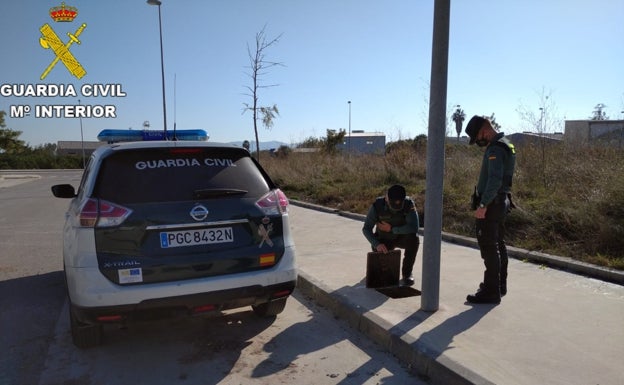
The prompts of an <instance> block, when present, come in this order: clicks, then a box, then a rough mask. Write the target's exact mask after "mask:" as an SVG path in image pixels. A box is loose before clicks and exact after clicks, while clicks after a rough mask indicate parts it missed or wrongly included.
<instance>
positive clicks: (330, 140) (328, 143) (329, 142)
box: [323, 128, 347, 154]
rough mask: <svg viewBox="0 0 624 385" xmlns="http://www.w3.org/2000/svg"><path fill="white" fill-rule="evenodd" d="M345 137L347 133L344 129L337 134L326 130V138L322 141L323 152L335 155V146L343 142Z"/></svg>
mask: <svg viewBox="0 0 624 385" xmlns="http://www.w3.org/2000/svg"><path fill="white" fill-rule="evenodd" d="M345 135H347V131H346V130H345V129H344V128H341V129H340V130H338V132H336V130H330V129H327V137H326V138H325V140H324V141H323V151H324V152H326V153H328V154H335V153H336V152H337V149H336V146H337V145H338V144H340V143H342V142H343V141H344V137H345Z"/></svg>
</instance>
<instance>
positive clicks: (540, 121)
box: [516, 87, 562, 186]
mask: <svg viewBox="0 0 624 385" xmlns="http://www.w3.org/2000/svg"><path fill="white" fill-rule="evenodd" d="M537 95H538V108H537V109H535V108H530V107H527V106H525V105H520V107H518V109H517V110H516V111H517V112H518V115H519V116H520V119H521V121H522V122H523V124H524V127H523V130H524V131H533V132H537V135H538V142H537V143H538V145H539V149H540V152H541V156H542V159H541V163H540V165H541V173H542V178H543V180H544V185H545V186H547V185H548V184H549V181H548V178H547V174H548V172H547V171H548V166H549V162H548V157H547V147H548V146H549V143H550V140H549V138H548V135H547V133H548V132H555V131H558V130H559V129H560V128H561V125H562V119H561V118H559V116H558V115H557V107H556V105H555V103H554V99H553V98H552V97H551V96H552V91H549V92H548V93H547V92H546V91H545V89H544V88H543V87H542V90H541V92H538V93H537Z"/></svg>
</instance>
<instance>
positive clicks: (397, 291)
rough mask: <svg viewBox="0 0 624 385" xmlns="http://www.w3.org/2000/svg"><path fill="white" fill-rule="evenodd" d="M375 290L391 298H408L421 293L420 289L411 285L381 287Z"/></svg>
mask: <svg viewBox="0 0 624 385" xmlns="http://www.w3.org/2000/svg"><path fill="white" fill-rule="evenodd" d="M375 290H377V291H378V292H380V293H381V294H383V295H386V296H388V297H390V298H406V297H415V296H417V295H420V290H417V289H414V288H413V287H410V286H390V287H379V288H377V289H375Z"/></svg>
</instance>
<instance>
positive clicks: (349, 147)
mask: <svg viewBox="0 0 624 385" xmlns="http://www.w3.org/2000/svg"><path fill="white" fill-rule="evenodd" d="M347 103H348V104H349V145H348V146H347V152H348V153H349V155H351V101H350V100H349V101H348V102H347Z"/></svg>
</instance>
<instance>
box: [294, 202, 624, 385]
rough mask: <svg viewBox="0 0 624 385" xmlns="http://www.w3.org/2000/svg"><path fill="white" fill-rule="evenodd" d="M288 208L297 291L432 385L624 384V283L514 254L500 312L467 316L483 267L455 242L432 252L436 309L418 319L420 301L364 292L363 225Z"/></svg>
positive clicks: (613, 275)
mask: <svg viewBox="0 0 624 385" xmlns="http://www.w3.org/2000/svg"><path fill="white" fill-rule="evenodd" d="M291 203H293V204H291V206H289V210H290V218H291V222H290V223H291V228H292V232H293V237H294V240H295V244H296V248H297V256H298V265H299V270H300V277H299V284H298V288H299V290H301V291H302V292H303V293H305V294H306V295H308V296H310V297H312V298H314V299H315V300H316V301H317V302H318V303H320V304H321V305H323V306H325V307H327V308H328V309H330V310H331V311H333V312H334V313H335V314H336V316H337V317H340V318H343V319H345V320H347V321H348V323H349V324H350V325H351V326H352V327H354V328H356V329H358V330H360V331H361V332H362V333H364V334H365V335H367V336H368V337H369V338H371V339H373V340H375V341H376V342H378V343H379V344H380V345H381V346H383V347H384V348H385V349H387V350H389V351H390V352H392V353H393V354H395V355H396V356H397V357H398V358H399V359H400V360H401V361H403V362H404V363H405V364H406V365H407V366H408V367H409V368H410V369H411V370H413V371H414V372H415V373H418V374H419V375H420V376H422V377H423V378H426V379H428V380H429V381H430V382H431V383H432V384H505V385H507V384H509V385H514V384H531V385H533V384H562V385H563V384H565V385H572V384H579V385H589V384H591V385H596V384H600V385H622V384H624V374H623V373H624V372H622V367H623V366H622V364H623V363H624V326H623V324H622V321H623V320H624V286H622V285H621V284H617V283H611V282H624V280H623V275H622V273H621V272H617V271H612V270H608V269H596V270H594V268H593V267H591V266H589V265H588V266H584V264H580V265H578V264H575V263H573V262H571V261H569V260H568V259H566V258H559V257H552V258H551V256H547V255H540V254H539V253H528V252H526V251H524V250H520V249H513V250H512V254H513V255H515V256H521V258H522V259H515V258H511V259H510V261H509V278H508V294H507V295H506V296H505V297H503V300H502V302H501V304H500V305H470V304H467V303H466V302H465V299H466V295H467V294H470V293H474V291H475V290H476V289H477V286H478V284H479V282H480V281H481V280H482V277H483V263H482V260H481V258H480V255H479V251H478V249H477V248H476V243H475V242H474V240H470V239H469V238H462V237H456V238H452V239H451V240H452V241H453V242H447V241H443V242H442V245H441V274H440V275H441V276H440V308H439V310H438V311H436V312H433V313H430V312H425V311H422V310H420V297H419V296H409V297H404V298H390V297H388V296H386V295H384V294H382V293H380V292H378V291H377V290H375V289H371V288H366V284H365V277H366V253H367V252H368V251H369V250H370V248H369V246H368V243H367V242H366V240H365V238H364V236H363V235H362V232H361V228H362V224H363V223H362V220H363V217H362V216H359V215H353V214H344V213H342V215H338V214H340V213H338V212H336V211H334V210H328V209H324V208H319V207H315V206H310V205H304V204H302V203H300V202H291ZM422 241H423V239H422V237H421V247H420V250H419V252H418V256H417V260H416V265H415V268H414V277H415V279H416V285H415V286H414V287H415V288H417V289H420V283H421V280H422V279H421V277H422V273H421V271H422ZM458 243H463V244H465V245H461V244H458ZM471 243H472V245H474V246H475V247H468V246H470V244H471ZM466 245H468V246H466ZM533 254H536V255H535V256H534V255H533ZM527 259H534V260H535V259H536V260H538V261H540V262H539V263H529V262H526V260H527ZM548 265H556V266H558V267H559V268H566V269H568V270H573V271H576V272H581V273H583V274H586V275H580V274H573V273H570V272H566V271H563V270H560V269H559V268H558V269H554V268H551V267H547V266H548ZM587 275H597V276H599V277H601V279H596V278H590V277H588V276H587ZM605 280H606V281H605ZM607 281H611V282H607Z"/></svg>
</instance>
